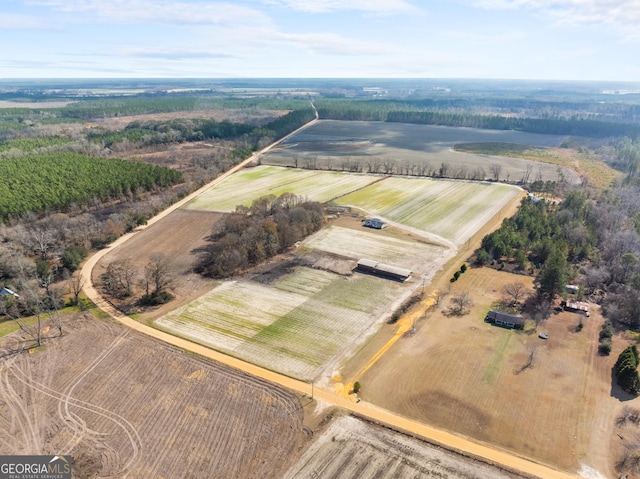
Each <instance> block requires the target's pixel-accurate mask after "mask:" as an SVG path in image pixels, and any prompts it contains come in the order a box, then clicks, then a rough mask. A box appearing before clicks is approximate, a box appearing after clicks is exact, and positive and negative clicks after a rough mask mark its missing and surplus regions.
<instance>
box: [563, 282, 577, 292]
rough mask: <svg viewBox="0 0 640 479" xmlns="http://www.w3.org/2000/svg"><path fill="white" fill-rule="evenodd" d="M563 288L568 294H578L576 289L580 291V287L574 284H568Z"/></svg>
mask: <svg viewBox="0 0 640 479" xmlns="http://www.w3.org/2000/svg"><path fill="white" fill-rule="evenodd" d="M564 289H565V291H566V292H567V293H568V294H578V291H580V287H579V286H576V285H575V284H568V285H566V286H565V288H564Z"/></svg>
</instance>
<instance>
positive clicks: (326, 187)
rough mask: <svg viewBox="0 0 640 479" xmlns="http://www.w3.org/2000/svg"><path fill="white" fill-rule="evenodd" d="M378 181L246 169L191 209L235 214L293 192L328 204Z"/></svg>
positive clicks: (271, 168) (265, 168) (270, 168)
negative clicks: (238, 208) (260, 200)
mask: <svg viewBox="0 0 640 479" xmlns="http://www.w3.org/2000/svg"><path fill="white" fill-rule="evenodd" d="M377 179H378V178H377V177H375V176H367V175H350V174H347V173H336V172H334V173H330V172H322V171H312V170H301V169H290V168H279V167H274V166H258V167H256V168H250V169H245V170H242V171H240V172H238V173H236V174H235V175H232V176H230V177H229V178H227V179H225V180H224V181H222V182H221V183H220V184H219V185H217V186H215V187H213V188H211V189H209V190H208V191H206V192H205V193H204V194H202V195H200V196H199V197H197V198H196V199H194V200H193V201H191V202H190V203H189V204H187V206H186V208H187V209H192V210H206V211H234V210H235V208H236V206H238V205H244V206H249V205H250V204H251V203H252V202H253V200H255V199H257V198H260V197H262V196H268V195H274V196H280V195H281V194H282V193H293V194H296V195H300V196H306V197H308V198H309V199H310V200H313V201H319V202H321V203H324V202H327V201H329V200H331V199H333V198H336V197H338V196H341V195H344V194H346V193H348V192H350V191H354V190H357V189H359V188H362V187H363V186H366V185H368V184H370V183H372V182H373V181H376V180H377Z"/></svg>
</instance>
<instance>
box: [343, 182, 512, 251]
mask: <svg viewBox="0 0 640 479" xmlns="http://www.w3.org/2000/svg"><path fill="white" fill-rule="evenodd" d="M520 192H521V190H520V189H518V188H516V187H513V186H509V185H504V184H493V183H478V182H470V181H451V180H433V179H429V178H421V179H417V178H397V177H393V178H386V179H384V180H383V181H380V182H378V183H375V184H372V185H370V186H367V187H366V188H362V189H360V190H358V191H355V192H353V193H351V194H348V195H346V196H343V197H341V198H339V199H338V200H336V203H337V204H339V205H349V206H355V207H358V208H362V209H363V210H365V211H367V212H368V213H370V214H372V215H379V216H382V217H384V218H386V219H388V220H392V221H396V222H398V223H401V224H404V225H407V226H410V227H413V228H416V229H419V230H422V231H428V232H429V233H433V234H436V235H438V236H441V237H443V238H445V239H447V240H450V241H453V242H454V243H457V244H461V243H463V242H465V241H466V240H467V239H469V238H470V237H471V236H473V234H474V233H476V231H478V229H479V228H480V227H482V225H484V224H485V223H486V222H487V221H489V219H490V218H491V217H492V216H493V215H495V214H497V213H499V212H500V209H501V208H502V207H503V206H505V205H506V204H507V203H508V202H509V201H510V200H511V199H513V198H514V197H515V196H516V195H518V194H520Z"/></svg>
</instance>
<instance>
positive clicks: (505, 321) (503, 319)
mask: <svg viewBox="0 0 640 479" xmlns="http://www.w3.org/2000/svg"><path fill="white" fill-rule="evenodd" d="M485 321H487V322H489V323H493V324H495V325H496V326H501V327H503V328H507V329H523V328H524V318H523V317H522V316H520V315H516V314H508V313H503V312H502V311H494V310H491V311H489V312H488V313H487V317H486V318H485Z"/></svg>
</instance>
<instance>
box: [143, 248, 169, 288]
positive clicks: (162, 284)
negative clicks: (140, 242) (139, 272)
mask: <svg viewBox="0 0 640 479" xmlns="http://www.w3.org/2000/svg"><path fill="white" fill-rule="evenodd" d="M144 278H145V287H146V296H147V298H152V297H158V296H160V295H162V294H163V293H166V291H167V289H168V288H169V286H171V283H173V278H174V272H173V268H172V267H171V262H170V260H169V258H168V257H167V256H165V255H164V254H163V253H153V254H152V255H151V260H150V261H149V263H148V264H147V266H145V268H144Z"/></svg>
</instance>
